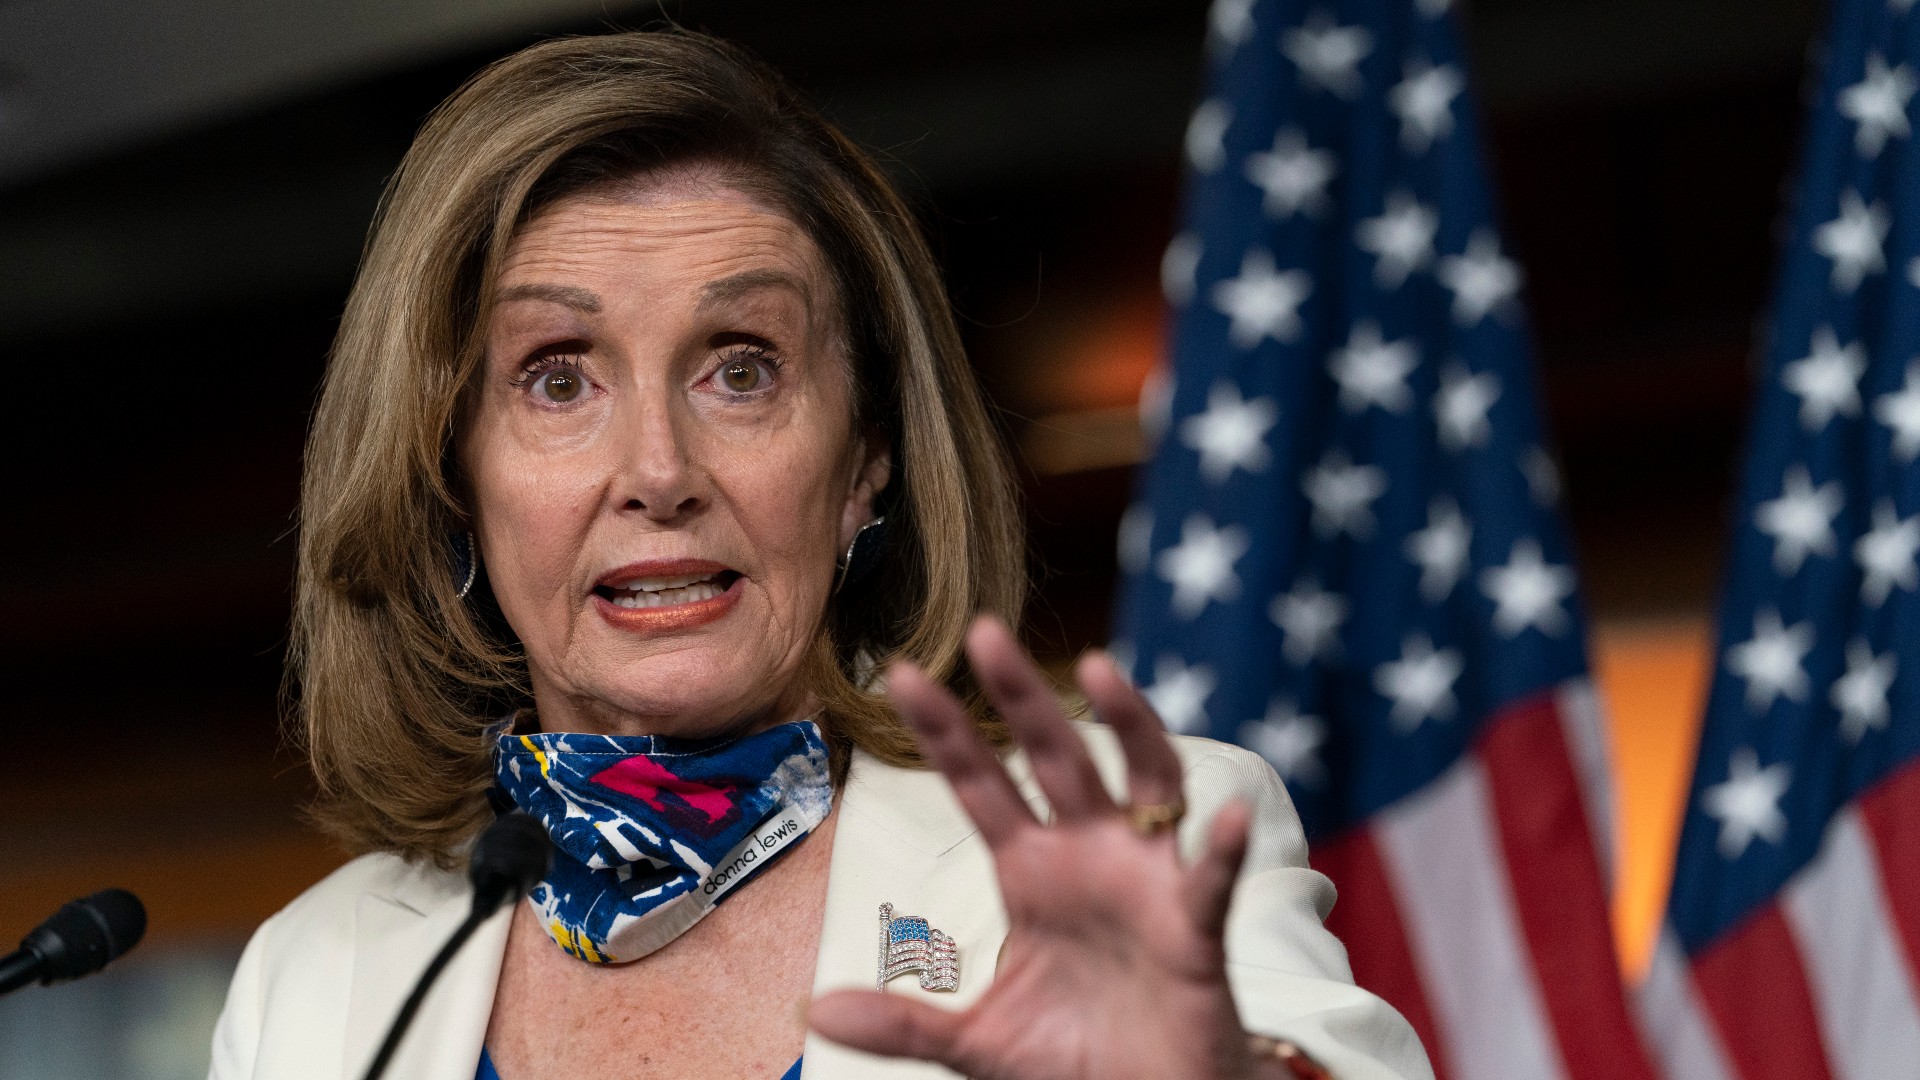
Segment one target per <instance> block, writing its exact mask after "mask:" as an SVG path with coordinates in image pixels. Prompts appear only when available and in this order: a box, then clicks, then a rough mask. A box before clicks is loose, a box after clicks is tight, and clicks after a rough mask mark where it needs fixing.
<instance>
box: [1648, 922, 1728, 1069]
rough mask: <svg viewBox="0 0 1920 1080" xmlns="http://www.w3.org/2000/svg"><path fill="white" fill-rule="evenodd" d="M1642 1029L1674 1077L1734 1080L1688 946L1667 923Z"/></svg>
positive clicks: (1656, 952)
mask: <svg viewBox="0 0 1920 1080" xmlns="http://www.w3.org/2000/svg"><path fill="white" fill-rule="evenodd" d="M1639 1003H1640V1029H1641V1030H1642V1031H1643V1032H1645V1033H1646V1036H1647V1042H1648V1044H1649V1046H1648V1049H1650V1050H1652V1051H1653V1054H1654V1057H1655V1058H1656V1059H1657V1061H1658V1063H1659V1064H1660V1065H1663V1066H1665V1072H1666V1075H1667V1076H1668V1077H1669V1078H1670V1080H1733V1075H1734V1073H1733V1066H1732V1065H1731V1064H1730V1063H1729V1062H1728V1061H1727V1054H1726V1050H1725V1049H1724V1048H1723V1047H1722V1046H1721V1045H1720V1035H1719V1033H1718V1032H1717V1031H1715V1030H1714V1028H1713V1024H1712V1022H1711V1021H1710V1020H1708V1018H1707V1013H1706V1009H1705V1008H1703V1007H1702V1006H1701V1004H1700V995H1699V994H1698V993H1697V992H1696V991H1695V990H1694V986H1693V971H1692V969H1691V968H1690V967H1689V966H1688V964H1687V954H1686V951H1685V950H1683V949H1682V948H1681V947H1680V939H1678V938H1676V937H1674V936H1673V931H1672V929H1670V928H1668V927H1662V928H1661V930H1660V941H1659V943H1658V944H1656V945H1655V946H1654V949H1653V965H1652V966H1651V967H1650V968H1648V970H1647V981H1646V982H1645V983H1644V984H1642V985H1641V987H1640V995H1639Z"/></svg>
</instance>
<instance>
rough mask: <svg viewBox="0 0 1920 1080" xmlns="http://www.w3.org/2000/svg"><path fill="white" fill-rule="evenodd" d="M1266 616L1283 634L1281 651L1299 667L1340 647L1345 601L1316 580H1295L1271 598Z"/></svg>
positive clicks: (1345, 609) (1344, 620) (1345, 617)
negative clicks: (1290, 587)
mask: <svg viewBox="0 0 1920 1080" xmlns="http://www.w3.org/2000/svg"><path fill="white" fill-rule="evenodd" d="M1267 616H1268V617H1269V618H1271V619H1272V620H1273V624H1274V625H1275V626H1278V627H1279V628H1280V630H1281V633H1282V634H1283V635H1284V636H1283V637H1282V639H1281V641H1280V651H1281V653H1282V654H1284V655H1285V656H1286V658H1287V659H1288V660H1290V661H1292V662H1293V663H1294V664H1295V665H1297V666H1299V667H1306V666H1307V665H1308V664H1309V663H1312V662H1313V661H1314V660H1315V659H1316V658H1318V657H1320V656H1322V655H1329V656H1330V655H1332V654H1333V653H1335V652H1337V651H1338V650H1339V646H1340V624H1341V623H1344V622H1346V620H1347V601H1346V599H1345V598H1344V597H1341V596H1340V595H1339V594H1337V593H1330V592H1327V591H1326V590H1325V589H1322V588H1321V587H1320V586H1319V584H1318V583H1317V582H1312V581H1299V582H1295V583H1294V586H1293V589H1292V590H1291V591H1289V592H1284V593H1281V594H1280V595H1278V596H1276V597H1274V598H1273V603H1272V605H1271V606H1269V607H1268V608H1267Z"/></svg>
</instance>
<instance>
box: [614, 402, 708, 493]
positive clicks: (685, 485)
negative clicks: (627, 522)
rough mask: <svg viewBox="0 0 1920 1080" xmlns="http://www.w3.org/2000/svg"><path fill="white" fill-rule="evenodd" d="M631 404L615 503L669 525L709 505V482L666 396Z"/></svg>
mask: <svg viewBox="0 0 1920 1080" xmlns="http://www.w3.org/2000/svg"><path fill="white" fill-rule="evenodd" d="M649 398H650V400H640V401H635V402H633V404H632V408H631V409H630V410H629V414H630V420H629V422H628V423H627V424H625V425H622V427H623V430H622V431H621V432H620V433H619V438H620V439H621V440H622V442H623V443H624V451H625V452H624V453H623V454H622V455H621V457H622V462H621V474H620V477H619V480H618V487H617V488H616V492H615V495H616V499H617V500H618V501H619V503H620V507H621V509H622V510H625V511H628V512H631V513H637V514H641V515H643V516H645V517H646V518H648V519H649V520H652V521H657V522H662V523H666V522H671V521H674V520H676V519H679V518H684V517H686V516H687V515H689V514H692V513H694V512H696V511H698V510H699V509H700V508H701V507H702V506H704V505H706V502H707V486H708V478H707V475H706V471H705V470H704V468H702V467H701V465H700V464H699V462H698V461H697V460H696V454H695V453H694V452H693V448H692V446H691V445H690V440H689V438H688V434H689V433H688V431H687V430H686V429H687V427H688V425H687V423H686V422H685V421H686V418H684V417H682V416H680V415H678V414H677V411H676V410H675V409H674V408H673V407H672V404H671V403H670V402H669V401H667V400H664V399H663V398H664V395H662V396H659V397H655V396H652V395H649Z"/></svg>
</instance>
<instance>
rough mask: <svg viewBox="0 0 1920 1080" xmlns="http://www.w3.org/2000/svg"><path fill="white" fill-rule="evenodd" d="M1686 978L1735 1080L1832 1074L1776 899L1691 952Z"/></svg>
mask: <svg viewBox="0 0 1920 1080" xmlns="http://www.w3.org/2000/svg"><path fill="white" fill-rule="evenodd" d="M1693 981H1694V984H1695V985H1697V986H1698V987H1699V988H1700V1001H1701V1004H1703V1005H1704V1006H1705V1007H1706V1010H1707V1013H1708V1014H1709V1015H1710V1016H1712V1017H1713V1022H1714V1026H1716V1027H1718V1028H1719V1029H1720V1042H1721V1045H1723V1046H1724V1047H1726V1051H1727V1057H1728V1058H1729V1059H1731V1060H1732V1062H1733V1067H1734V1069H1735V1070H1736V1071H1738V1072H1739V1074H1740V1076H1741V1078H1742V1080H1832V1073H1830V1072H1829V1071H1828V1069H1827V1051H1826V1048H1825V1046H1823V1045H1822V1044H1821V1041H1820V1021H1819V1014H1817V1013H1816V1012H1814V1008H1813V990H1812V988H1811V987H1809V986H1808V985H1807V972H1806V969H1805V968H1804V967H1802V966H1801V963H1800V950H1799V948H1798V947H1797V946H1795V945H1794V943H1793V932H1792V931H1791V930H1789V929H1788V928H1787V920H1786V919H1785V918H1784V917H1782V916H1781V914H1780V907H1779V905H1778V904H1777V903H1774V902H1769V903H1768V904H1767V905H1766V906H1765V907H1763V908H1761V909H1760V910H1759V911H1757V912H1755V913H1753V914H1752V915H1750V916H1748V917H1747V920H1746V921H1745V922H1744V923H1741V924H1740V925H1739V926H1738V927H1737V928H1735V929H1734V930H1733V931H1732V932H1730V933H1728V934H1726V935H1724V936H1723V937H1721V939H1720V940H1719V941H1716V942H1714V943H1713V944H1712V945H1710V946H1708V947H1707V948H1706V949H1705V950H1703V951H1702V952H1700V953H1699V954H1698V955H1697V956H1695V957H1694V959H1693Z"/></svg>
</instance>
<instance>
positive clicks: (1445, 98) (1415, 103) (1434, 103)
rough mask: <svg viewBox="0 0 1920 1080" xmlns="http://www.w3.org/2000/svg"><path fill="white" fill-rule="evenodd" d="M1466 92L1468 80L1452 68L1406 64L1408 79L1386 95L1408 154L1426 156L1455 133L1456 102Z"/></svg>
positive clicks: (1420, 62) (1418, 60)
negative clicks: (1454, 107) (1396, 117)
mask: <svg viewBox="0 0 1920 1080" xmlns="http://www.w3.org/2000/svg"><path fill="white" fill-rule="evenodd" d="M1466 88H1467V80H1466V79H1465V78H1463V77H1461V75H1460V70H1459V69H1458V68H1455V67H1453V66H1452V65H1450V64H1443V65H1441V66H1439V67H1434V66H1433V65H1432V64H1429V63H1428V62H1427V61H1426V60H1424V59H1421V58H1418V57H1416V58H1414V59H1412V60H1409V61H1407V67H1406V72H1405V78H1403V79H1402V80H1401V81H1400V83H1399V85H1397V86H1395V87H1394V88H1393V89H1392V90H1391V91H1390V92H1388V94H1387V104H1388V106H1389V107H1390V108H1392V109H1393V113H1394V115H1395V116H1398V117H1399V118H1400V145H1401V146H1402V147H1404V148H1405V149H1406V151H1407V153H1409V154H1413V155H1415V156H1418V155H1420V154H1424V153H1426V152H1427V149H1428V148H1429V147H1431V146H1432V145H1433V144H1434V143H1435V142H1437V141H1438V140H1440V139H1444V138H1446V137H1447V136H1448V135H1451V134H1452V133H1453V99H1454V98H1456V97H1458V96H1460V91H1462V90H1465V89H1466Z"/></svg>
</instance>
